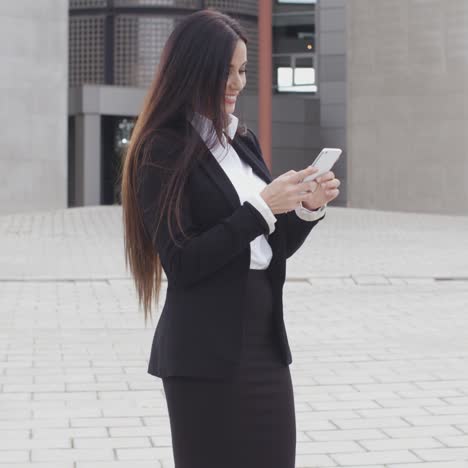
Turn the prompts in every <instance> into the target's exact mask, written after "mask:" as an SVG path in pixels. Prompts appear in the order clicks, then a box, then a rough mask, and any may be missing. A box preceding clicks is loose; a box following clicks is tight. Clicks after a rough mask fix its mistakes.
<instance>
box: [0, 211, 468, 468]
mask: <svg viewBox="0 0 468 468" xmlns="http://www.w3.org/2000/svg"><path fill="white" fill-rule="evenodd" d="M0 239H1V242H0V259H1V265H2V266H1V268H0V311H1V313H0V326H1V330H2V332H1V335H0V336H1V338H0V350H1V351H0V355H1V358H0V359H1V361H2V362H1V368H0V369H1V374H0V385H1V386H0V467H14V468H19V467H26V466H27V467H36V468H55V467H59V468H127V467H128V468H149V467H151V468H158V467H159V468H168V467H171V466H173V463H172V449H171V440H170V429H169V421H168V417H167V409H166V406H165V400H164V393H163V389H162V385H161V382H160V380H159V379H157V378H155V377H152V376H150V375H148V374H147V373H146V366H147V359H148V354H149V348H150V345H151V340H152V337H153V330H154V326H155V323H156V320H157V316H155V321H154V322H153V325H152V326H148V328H146V329H145V327H144V322H143V319H142V312H141V311H138V310H137V306H136V297H135V293H134V290H133V285H132V282H131V281H130V279H129V278H128V275H127V273H126V271H125V265H124V261H123V256H122V235H121V211H120V209H119V208H118V207H95V208H83V209H69V210H63V211H56V212H50V213H47V212H44V213H33V214H21V215H15V216H13V215H12V216H3V217H0ZM163 300H164V290H163V294H162V298H161V303H163ZM284 312H285V321H286V326H287V328H288V336H289V339H290V344H291V348H292V354H293V363H292V364H291V373H292V377H293V383H294V391H295V403H296V418H297V458H296V459H297V464H296V466H297V468H306V467H309V468H312V467H314V468H320V467H336V466H340V467H367V468H384V467H386V468H420V467H421V468H467V467H468V217H454V216H437V215H423V214H410V213H391V212H377V211H371V210H356V209H349V208H348V209H344V208H333V207H330V209H329V210H328V214H327V217H326V219H325V220H324V221H323V222H322V223H320V224H319V225H318V226H317V227H316V229H314V230H313V231H312V233H311V235H310V236H309V238H308V240H307V242H306V244H305V245H304V246H303V247H302V248H301V250H300V251H299V252H298V253H297V254H296V255H295V256H294V257H293V258H292V259H291V260H290V261H289V263H288V282H287V284H286V287H285V310H284ZM219 468H222V467H219ZM240 468H241V467H240Z"/></svg>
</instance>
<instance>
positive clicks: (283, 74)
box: [273, 53, 317, 93]
mask: <svg viewBox="0 0 468 468" xmlns="http://www.w3.org/2000/svg"><path fill="white" fill-rule="evenodd" d="M273 63H274V69H275V70H276V77H275V78H276V89H277V91H278V92H280V93H281V92H294V93H315V92H317V84H316V81H315V67H314V54H310V53H289V54H287V53H284V54H273Z"/></svg>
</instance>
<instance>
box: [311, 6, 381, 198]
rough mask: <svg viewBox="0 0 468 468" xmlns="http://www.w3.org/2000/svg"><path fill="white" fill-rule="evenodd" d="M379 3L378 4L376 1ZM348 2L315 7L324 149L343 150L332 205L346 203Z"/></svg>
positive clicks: (337, 167) (336, 166)
mask: <svg viewBox="0 0 468 468" xmlns="http://www.w3.org/2000/svg"><path fill="white" fill-rule="evenodd" d="M375 1H376V0H375ZM348 2H349V0H347V1H345V0H319V1H318V2H317V7H316V16H315V18H316V24H315V29H316V32H317V51H318V60H317V68H318V96H319V99H320V127H321V140H322V145H323V146H324V147H331V148H336V147H338V148H341V149H342V150H343V153H342V155H341V156H340V159H339V160H338V162H337V163H336V164H335V166H333V172H334V173H335V175H336V177H338V178H339V179H340V182H341V185H340V187H339V189H340V194H339V195H338V197H337V198H336V199H335V200H333V201H332V202H331V205H337V206H344V205H346V203H347V191H348V185H349V184H348V175H347V166H346V160H347V157H348V154H347V141H346V8H345V3H348Z"/></svg>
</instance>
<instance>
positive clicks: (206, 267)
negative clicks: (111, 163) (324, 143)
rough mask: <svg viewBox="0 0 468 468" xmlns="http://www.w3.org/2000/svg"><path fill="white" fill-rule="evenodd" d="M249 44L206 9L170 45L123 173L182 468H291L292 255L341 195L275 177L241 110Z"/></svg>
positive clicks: (130, 240)
mask: <svg viewBox="0 0 468 468" xmlns="http://www.w3.org/2000/svg"><path fill="white" fill-rule="evenodd" d="M246 44H247V38H246V35H245V33H244V31H243V30H242V28H241V27H240V25H239V24H238V22H236V21H235V20H234V19H233V18H231V17H229V16H227V15H224V14H222V13H220V12H218V11H216V10H201V11H198V12H196V13H193V14H191V15H189V16H187V17H185V18H184V19H183V21H182V22H181V23H179V24H178V25H177V26H176V28H175V29H174V31H173V32H172V34H171V35H170V37H169V39H168V41H167V44H166V45H165V48H164V50H163V54H162V57H161V61H160V64H159V67H158V70H157V73H156V77H155V80H154V82H153V84H152V86H151V88H150V90H149V93H148V95H147V99H146V101H145V103H144V107H143V110H142V112H141V114H140V116H139V118H138V120H137V123H136V125H135V128H134V131H133V135H132V139H131V143H130V146H129V149H128V153H127V156H126V159H125V164H124V169H123V178H122V207H123V217H124V233H125V252H126V261H127V264H128V265H129V266H130V270H131V272H132V275H133V277H134V280H135V284H136V288H137V292H138V296H139V301H140V304H143V307H144V313H145V323H146V319H147V317H148V316H150V315H151V313H150V310H151V304H152V302H153V299H154V298H156V302H157V303H158V298H159V291H160V286H161V275H162V270H164V272H165V274H166V276H167V281H168V283H167V293H166V299H165V303H164V307H163V310H162V312H161V316H160V318H159V320H158V324H157V327H156V331H155V334H154V340H153V346H152V350H151V356H150V360H149V367H148V372H149V373H150V374H152V375H154V376H157V377H160V378H162V381H163V387H164V392H165V397H166V401H167V405H168V413H169V418H170V425H171V434H172V445H173V454H174V460H175V466H176V468H293V467H294V462H295V444H296V427H295V414H294V397H293V390H292V384H291V376H290V372H289V364H290V363H291V362H292V359H291V353H290V349H289V345H288V341H287V336H286V330H285V328H284V321H283V306H282V289H283V284H284V281H285V265H286V258H288V257H290V256H291V255H293V254H294V253H295V252H296V250H297V249H298V248H299V247H300V246H301V245H302V244H303V242H304V241H305V239H306V237H307V235H308V234H309V232H310V231H311V229H312V228H313V227H314V226H315V225H316V224H317V223H318V222H319V220H320V219H323V217H324V216H325V213H324V211H323V210H324V208H325V206H326V204H327V203H328V202H329V201H330V200H332V199H334V198H335V197H336V196H337V194H338V189H337V187H338V185H339V181H338V180H337V179H335V178H334V175H333V173H332V172H329V173H327V174H325V175H323V176H322V177H321V178H320V179H319V182H320V183H316V182H307V183H303V182H301V181H302V179H303V178H305V177H306V176H307V175H309V174H313V173H314V172H315V168H311V167H309V168H306V169H304V170H302V171H298V172H296V171H293V170H291V171H289V172H287V173H285V174H283V175H281V176H280V177H278V178H276V179H275V180H272V178H271V175H270V173H269V170H268V168H267V166H266V165H265V163H264V160H263V157H262V152H261V148H260V145H259V142H258V140H257V138H256V136H255V135H254V133H253V132H252V131H251V130H248V129H247V130H246V128H245V127H243V126H241V125H239V121H238V119H237V117H235V116H234V115H233V112H234V110H235V103H236V98H237V96H238V95H239V93H240V92H241V91H242V89H243V88H244V86H245V84H246V68H245V67H246V63H247V49H246Z"/></svg>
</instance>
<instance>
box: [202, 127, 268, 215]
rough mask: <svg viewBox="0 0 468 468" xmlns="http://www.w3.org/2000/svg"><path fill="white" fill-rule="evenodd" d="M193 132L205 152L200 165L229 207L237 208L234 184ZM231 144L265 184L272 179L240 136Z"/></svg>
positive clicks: (237, 202)
mask: <svg viewBox="0 0 468 468" xmlns="http://www.w3.org/2000/svg"><path fill="white" fill-rule="evenodd" d="M195 133H196V134H197V135H198V137H199V139H200V141H201V142H202V144H203V148H204V149H205V152H206V154H205V155H204V156H205V157H203V160H202V164H201V167H202V168H203V170H204V171H205V172H206V174H207V175H208V176H209V177H210V179H211V180H212V182H213V183H214V184H215V185H216V186H217V187H218V188H219V190H220V191H221V193H222V194H223V195H224V197H225V198H226V200H227V201H228V202H229V204H230V205H231V207H232V208H233V209H235V208H238V207H239V206H240V205H241V203H240V199H239V195H238V194H237V191H236V189H235V187H234V185H233V184H232V182H231V179H229V177H228V176H227V174H226V173H225V172H224V169H223V168H222V167H221V166H220V165H219V163H218V161H216V159H215V157H214V156H213V155H212V153H211V151H210V150H209V149H208V147H207V146H206V144H205V142H204V141H203V139H202V137H201V136H200V134H199V133H198V132H195ZM232 146H233V148H234V149H235V150H236V152H237V154H238V155H239V157H240V158H241V159H242V160H243V161H245V162H246V163H247V164H249V165H250V166H251V167H252V170H253V172H254V173H255V174H256V175H257V176H258V177H260V178H261V179H262V180H264V181H265V182H266V183H267V184H269V183H270V182H271V181H272V177H271V175H270V174H269V172H268V170H267V168H266V167H265V166H264V165H263V164H262V163H261V162H260V161H259V159H258V158H257V156H256V155H255V154H253V152H252V150H251V149H250V148H249V147H248V145H247V144H246V143H244V142H242V141H241V139H240V137H239V136H238V135H237V134H236V135H235V137H234V139H233V140H232Z"/></svg>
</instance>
